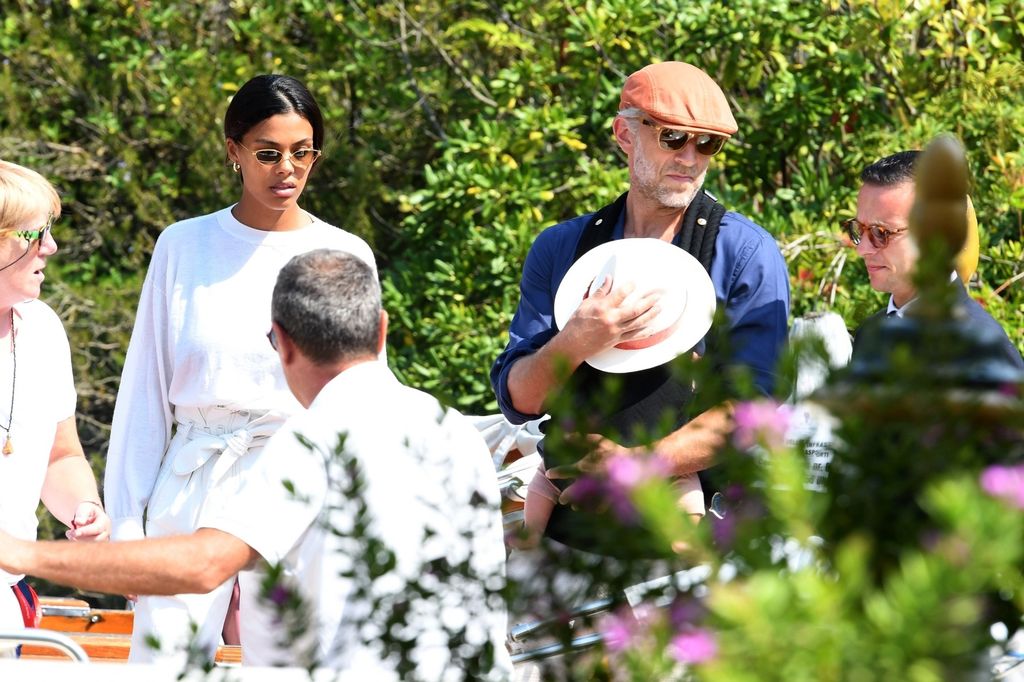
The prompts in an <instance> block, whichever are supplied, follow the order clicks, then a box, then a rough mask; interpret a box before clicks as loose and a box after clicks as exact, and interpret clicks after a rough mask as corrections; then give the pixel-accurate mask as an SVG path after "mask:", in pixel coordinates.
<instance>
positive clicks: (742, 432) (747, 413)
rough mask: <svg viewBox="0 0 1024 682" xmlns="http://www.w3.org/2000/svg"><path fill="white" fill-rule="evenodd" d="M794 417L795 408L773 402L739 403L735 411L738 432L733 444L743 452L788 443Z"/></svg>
mask: <svg viewBox="0 0 1024 682" xmlns="http://www.w3.org/2000/svg"><path fill="white" fill-rule="evenodd" d="M792 416H793V408H792V407H790V406H789V405H779V404H778V403H777V402H775V401H773V400H753V401H750V402H745V403H739V404H738V405H736V408H735V409H734V410H733V420H734V421H735V422H736V430H735V431H734V432H733V436H732V439H733V443H734V444H735V445H736V447H737V448H739V449H741V450H749V449H750V448H752V447H754V446H755V445H762V446H764V447H766V448H768V449H769V450H771V449H776V448H780V447H782V446H783V445H785V443H786V431H787V430H788V429H789V421H790V418H791V417H792Z"/></svg>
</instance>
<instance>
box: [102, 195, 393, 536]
mask: <svg viewBox="0 0 1024 682" xmlns="http://www.w3.org/2000/svg"><path fill="white" fill-rule="evenodd" d="M318 248H331V249H339V250H343V251H348V252H349V253H352V254H354V255H356V256H358V257H360V258H361V259H363V260H364V261H365V262H366V263H367V264H369V265H370V267H372V268H373V269H374V272H375V273H376V265H375V263H374V259H373V252H372V251H371V250H370V247H369V246H368V245H367V244H366V242H364V241H363V240H362V239H360V238H359V237H357V236H355V235H353V234H350V233H348V232H345V231H344V230H340V229H338V228H336V227H333V226H331V225H328V224H327V223H324V222H322V221H320V220H318V219H316V218H313V222H312V223H311V224H310V225H309V226H307V227H304V228H302V229H299V230H293V231H287V232H266V231H263V230H256V229H253V228H251V227H247V226H245V225H243V224H242V223H240V222H238V221H237V220H236V219H235V217H234V216H233V215H232V213H231V207H228V208H225V209H222V210H220V211H217V212H216V213H212V214H210V215H205V216H200V217H198V218H192V219H189V220H183V221H181V222H178V223H175V224H174V225H171V226H170V227H168V228H167V229H166V230H164V232H163V233H162V234H161V235H160V238H159V239H158V240H157V243H156V248H155V249H154V250H153V258H152V261H151V262H150V265H149V271H148V272H147V273H146V281H145V283H144V284H143V287H142V295H141V297H140V299H139V308H138V312H137V314H136V317H135V328H134V329H133V331H132V337H131V342H130V343H129V345H128V355H127V357H126V358H125V363H124V371H123V373H122V375H121V386H120V390H119V391H118V394H117V403H116V405H115V408H114V420H113V425H112V428H111V434H110V449H109V451H108V452H107V465H106V474H105V478H104V497H105V502H106V508H107V513H108V514H109V515H110V518H111V520H112V521H113V536H114V539H117V540H131V539H138V538H141V537H143V526H142V515H143V510H144V509H145V507H146V504H147V503H148V502H149V498H150V495H151V493H152V492H153V486H154V484H155V482H156V477H157V472H158V471H159V469H160V461H161V459H162V458H163V455H164V452H165V451H166V449H167V445H168V443H169V442H170V437H171V429H172V425H173V421H174V414H175V409H176V408H177V407H196V408H203V407H212V406H219V407H227V408H231V409H238V410H277V411H280V412H283V413H284V414H286V415H287V414H292V413H294V412H296V411H298V410H299V409H301V406H300V405H299V403H298V401H297V400H296V399H295V398H294V396H292V394H291V392H290V391H289V390H288V386H287V384H286V383H285V379H284V373H283V372H282V370H281V366H280V361H279V360H278V357H277V353H276V352H274V350H273V349H272V348H271V347H270V344H269V342H268V341H267V336H266V334H267V332H268V331H269V330H270V299H271V294H272V293H273V289H274V283H275V281H276V280H277V273H278V271H280V269H281V268H282V267H283V266H284V265H285V264H286V263H287V262H288V261H289V260H290V259H291V258H292V257H293V256H296V255H298V254H300V253H305V252H307V251H311V250H313V249H318Z"/></svg>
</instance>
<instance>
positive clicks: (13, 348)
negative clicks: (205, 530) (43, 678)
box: [0, 161, 110, 655]
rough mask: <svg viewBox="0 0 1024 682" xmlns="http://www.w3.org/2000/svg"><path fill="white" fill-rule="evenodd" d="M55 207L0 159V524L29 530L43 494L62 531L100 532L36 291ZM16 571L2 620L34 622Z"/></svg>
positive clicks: (89, 535)
mask: <svg viewBox="0 0 1024 682" xmlns="http://www.w3.org/2000/svg"><path fill="white" fill-rule="evenodd" d="M59 215H60V198H59V197H58V196H57V192H56V190H54V188H53V186H52V185H51V184H50V183H49V182H47V181H46V179H45V178H43V177H42V176H41V175H39V174H38V173H36V172H35V171H32V170H29V169H28V168H23V167H22V166H18V165H16V164H13V163H8V162H6V161H0V528H2V529H3V530H5V531H6V532H8V533H10V534H11V535H14V536H15V537H19V538H24V539H35V537H36V525H37V522H36V508H37V507H38V506H39V501H40V499H41V500H42V502H43V504H45V505H46V508H47V509H48V510H49V511H50V513H51V514H53V515H54V516H55V517H57V518H58V519H59V520H60V521H61V522H62V523H64V524H65V525H67V526H68V528H69V530H68V531H67V536H68V538H69V539H71V540H106V539H107V538H108V537H109V535H110V519H108V518H107V515H106V513H105V512H104V511H103V505H102V503H101V502H100V496H99V493H98V491H97V489H96V480H95V478H94V477H93V473H92V469H91V468H90V467H89V463H88V462H87V461H86V459H85V454H84V453H83V451H82V444H81V442H79V439H78V428H77V427H76V425H75V403H76V400H77V397H76V394H75V384H74V379H73V377H72V374H71V349H70V346H69V345H68V337H67V334H66V333H65V332H64V327H63V326H62V325H61V322H60V320H59V319H58V318H57V315H56V314H55V313H54V312H53V310H51V309H50V307H49V306H48V305H46V304H45V303H43V302H42V301H40V300H39V292H40V289H41V287H42V283H43V279H44V274H43V271H44V270H45V268H46V261H47V259H48V258H49V257H50V256H52V255H53V254H54V253H56V251H57V242H55V241H54V239H53V236H52V235H51V234H50V228H51V227H52V226H53V223H54V221H55V220H56V219H57V217H58V216H59ZM23 578H24V576H20V575H11V574H9V573H4V572H3V571H0V581H5V583H6V587H3V586H0V629H9V628H15V627H20V626H22V625H24V626H26V627H33V626H34V625H36V622H35V621H36V620H37V617H36V613H37V606H38V604H37V602H36V600H35V595H34V592H33V591H32V589H31V588H30V587H28V585H27V584H26V583H25V582H24V580H23ZM0 655H3V652H0ZM7 655H10V651H9V650H8V652H7Z"/></svg>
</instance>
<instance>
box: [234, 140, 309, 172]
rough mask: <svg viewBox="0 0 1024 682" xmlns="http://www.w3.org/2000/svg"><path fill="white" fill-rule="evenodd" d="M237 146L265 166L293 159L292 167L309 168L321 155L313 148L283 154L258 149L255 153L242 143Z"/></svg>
mask: <svg viewBox="0 0 1024 682" xmlns="http://www.w3.org/2000/svg"><path fill="white" fill-rule="evenodd" d="M236 144H238V146H239V147H241V148H242V149H244V150H245V151H247V152H249V153H250V154H252V155H253V156H255V157H256V160H257V161H259V162H260V163H261V164H263V165H264V166H276V165H277V164H279V163H281V162H282V161H284V160H285V159H291V162H292V165H294V166H299V167H300V168H307V167H309V166H310V165H312V163H313V162H314V161H316V160H317V159H319V158H320V153H321V152H320V150H319V149H313V148H312V147H302V148H301V149H296V150H295V151H293V152H282V151H280V150H279V149H257V150H255V151H254V150H252V149H249V148H248V147H246V146H245V145H244V144H242V143H241V142H238V143H236Z"/></svg>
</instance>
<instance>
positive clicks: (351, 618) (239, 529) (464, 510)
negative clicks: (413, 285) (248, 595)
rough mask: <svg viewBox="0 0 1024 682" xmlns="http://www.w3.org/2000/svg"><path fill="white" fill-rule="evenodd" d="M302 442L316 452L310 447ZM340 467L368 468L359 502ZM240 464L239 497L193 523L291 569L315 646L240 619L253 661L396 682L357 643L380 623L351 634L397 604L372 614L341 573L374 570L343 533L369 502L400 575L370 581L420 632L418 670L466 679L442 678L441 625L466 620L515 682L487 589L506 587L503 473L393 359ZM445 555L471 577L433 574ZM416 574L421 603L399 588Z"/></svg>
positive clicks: (377, 532)
mask: <svg viewBox="0 0 1024 682" xmlns="http://www.w3.org/2000/svg"><path fill="white" fill-rule="evenodd" d="M296 434H301V435H303V436H304V437H305V438H307V439H309V441H311V442H312V443H313V444H314V445H315V446H316V449H315V450H313V451H311V450H310V449H307V448H306V447H305V446H303V445H302V444H301V443H300V442H299V441H298V439H297V438H296ZM339 434H345V436H344V453H345V454H344V456H343V457H337V456H334V457H333V458H332V456H331V453H332V451H333V450H334V449H335V447H336V445H337V443H338V440H339ZM343 459H345V460H350V461H353V462H355V463H356V464H357V465H358V467H359V468H360V470H361V472H362V479H363V484H364V486H365V487H364V488H363V492H362V493H361V495H354V494H352V491H351V489H350V484H351V481H352V479H351V476H350V474H348V473H347V470H346V469H345V467H344V466H342V460H343ZM245 463H246V465H247V466H248V470H247V471H246V472H245V473H244V474H243V477H244V478H245V481H246V483H245V486H243V488H242V490H241V491H240V493H239V494H238V495H237V496H234V497H231V498H222V497H218V498H217V500H216V504H209V503H208V504H207V507H206V508H205V509H204V511H203V513H202V515H201V518H200V522H199V526H200V527H210V528H217V529H219V530H222V531H225V532H228V533H231V534H232V535H234V536H236V537H238V538H239V539H241V540H243V541H245V542H246V543H247V544H248V545H249V546H250V547H252V548H253V549H255V550H256V551H257V552H259V553H260V554H261V555H262V556H263V558H264V559H266V560H267V561H268V562H270V563H272V564H274V563H283V565H284V567H285V568H286V569H287V570H288V576H287V578H285V580H284V587H285V588H288V589H292V590H294V591H295V592H296V593H298V594H299V595H300V596H301V597H302V598H303V600H304V602H305V604H306V605H307V607H308V608H307V611H306V612H307V613H308V615H309V616H310V617H311V619H312V623H313V627H312V628H311V630H310V632H309V635H312V638H311V637H309V636H307V637H298V638H295V637H293V636H292V635H289V633H288V632H287V628H286V627H285V625H284V624H280V621H278V623H279V625H278V626H277V627H276V628H273V627H272V628H267V629H260V628H255V630H256V631H255V632H252V631H248V630H246V629H245V622H243V632H242V653H243V660H244V662H245V664H246V665H272V664H281V663H286V664H291V665H308V664H310V663H311V662H312V661H315V662H317V664H319V665H321V666H326V667H330V668H336V669H339V670H344V671H346V673H347V674H349V675H357V674H358V675H362V676H363V677H361V678H360V679H373V680H380V679H397V676H396V673H395V668H394V662H393V661H392V662H389V661H388V660H387V659H386V657H385V656H384V655H383V654H382V652H380V651H379V650H377V648H376V645H375V644H374V643H373V642H370V643H367V642H364V641H362V639H363V637H365V636H366V635H367V633H370V632H372V631H373V629H372V627H371V626H366V627H365V628H364V630H363V637H361V636H360V635H359V634H358V633H357V632H355V629H356V626H357V623H358V621H360V619H361V618H364V617H366V616H368V615H371V614H372V616H373V618H372V621H373V622H374V623H377V622H380V619H381V618H384V617H387V616H388V615H390V614H391V613H393V612H394V609H390V608H388V607H387V606H382V607H378V608H377V609H376V610H374V609H373V608H372V605H371V602H372V600H368V599H367V598H366V597H365V596H364V595H361V594H360V592H359V589H358V588H359V586H360V580H359V579H353V578H349V577H345V576H344V575H343V574H345V573H346V572H349V571H355V572H356V573H358V572H360V571H362V570H365V568H366V566H367V548H366V546H365V545H364V544H363V543H361V542H360V541H358V540H356V539H354V538H353V537H351V536H349V535H348V534H349V532H350V531H351V530H352V528H353V526H354V524H356V523H357V519H358V518H360V500H362V501H364V502H365V517H364V518H365V520H366V521H367V522H368V523H369V528H370V529H371V534H372V535H373V536H374V537H377V538H379V539H380V540H381V541H382V542H383V543H384V544H385V545H386V546H387V547H388V548H389V549H390V550H391V551H393V552H394V554H395V561H396V563H395V567H394V569H393V570H390V571H387V572H386V573H385V575H383V576H382V577H379V578H377V579H376V581H375V582H373V590H372V592H373V594H375V595H376V596H377V597H379V598H383V599H385V600H387V599H388V598H389V597H392V598H395V599H396V600H397V601H398V602H399V603H400V604H401V605H403V606H406V607H408V609H409V619H408V621H407V625H408V627H410V628H412V631H413V632H416V633H418V637H417V642H418V646H419V649H418V650H417V656H418V667H417V670H418V673H419V675H420V676H421V677H422V678H423V679H449V678H456V679H462V677H461V675H462V674H463V671H460V670H448V671H446V670H445V667H446V665H447V664H448V663H449V651H448V645H447V642H448V635H447V634H446V632H445V630H444V629H443V626H442V623H445V624H447V625H448V626H450V627H452V628H456V629H457V628H458V627H459V626H460V625H462V624H467V625H468V626H469V628H470V629H469V636H468V639H469V641H470V642H473V643H474V644H476V645H480V646H482V645H483V644H484V643H485V642H487V641H489V642H491V644H493V646H494V647H495V649H494V650H495V652H496V656H497V659H496V660H497V663H496V668H495V670H494V671H493V674H492V676H491V677H486V676H485V677H483V678H482V679H505V678H507V676H508V675H509V674H510V672H511V662H510V659H509V658H508V654H507V653H506V650H505V647H504V640H505V633H506V627H507V617H506V614H505V606H504V602H503V600H502V599H501V598H500V597H498V596H497V595H493V596H492V598H491V599H490V601H489V602H485V599H484V589H483V584H484V582H485V581H487V580H488V579H489V582H487V585H488V587H489V588H491V589H499V588H500V586H501V585H502V584H503V583H504V563H505V549H504V542H503V538H502V526H501V514H500V509H499V508H500V502H499V499H498V486H497V479H496V476H495V473H494V469H493V467H492V465H491V460H490V453H489V452H488V450H487V446H486V445H485V443H484V442H483V439H482V438H481V437H480V435H479V433H478V432H477V430H476V429H474V428H473V426H472V425H471V424H470V423H469V422H468V421H467V420H466V419H465V418H464V417H463V416H462V415H460V414H459V413H458V412H455V411H454V410H448V411H445V410H444V409H443V408H442V407H441V406H440V405H439V404H438V403H437V401H436V400H434V399H433V398H432V397H431V396H429V395H427V394H425V393H422V392H420V391H416V390H414V389H411V388H408V387H406V386H403V385H402V384H401V383H399V382H398V380H397V379H396V378H395V377H394V375H393V374H392V373H391V372H390V371H389V370H388V368H387V365H386V364H385V363H383V362H379V361H374V362H365V363H361V364H358V365H355V366H353V367H351V368H349V369H347V370H345V371H344V372H342V373H341V374H339V375H338V376H337V377H335V378H334V379H333V380H332V381H331V382H330V383H328V384H327V385H326V386H325V387H324V388H323V390H322V391H321V392H320V394H319V395H318V396H317V398H316V400H315V401H314V402H313V404H312V405H310V407H309V410H308V411H306V412H305V413H301V414H297V415H295V416H293V417H292V418H290V419H289V420H288V421H287V422H286V423H285V425H284V426H282V427H281V429H280V431H278V432H277V433H276V434H275V435H274V436H273V437H272V438H271V439H270V441H269V442H268V443H267V445H266V447H265V448H264V449H263V451H262V452H261V453H258V454H257V455H255V456H253V457H250V458H248V459H246V460H245ZM284 481H288V482H289V486H290V487H291V489H292V491H294V493H292V492H289V490H288V489H287V488H286V486H285V484H284ZM330 529H334V530H335V531H337V532H340V535H338V534H335V533H332V532H331V530H330ZM428 536H429V537H428ZM440 558H445V559H447V560H448V561H449V562H454V563H458V562H461V561H464V560H465V561H468V566H470V567H471V570H470V575H471V576H472V577H470V578H467V579H464V580H453V581H450V582H442V581H439V580H437V579H435V578H434V577H432V576H433V575H436V574H433V573H432V572H431V571H430V570H429V567H428V563H429V562H431V561H434V560H437V559H440ZM413 579H420V580H422V581H424V582H425V583H426V584H427V585H429V587H430V590H431V592H432V593H433V595H434V596H433V597H431V598H430V599H423V598H416V597H415V596H413V594H412V592H410V591H408V590H407V589H405V588H406V587H407V584H408V581H409V580H413ZM363 584H365V583H363ZM282 594H284V593H282ZM261 609H262V610H264V611H265V612H266V611H269V612H270V613H269V615H268V614H267V613H264V614H261V615H260V616H258V617H256V618H255V620H256V621H257V622H263V623H273V622H274V617H273V615H274V611H273V608H272V605H271V604H269V603H268V602H263V603H262V604H261ZM243 620H244V621H249V620H250V615H249V614H247V615H246V617H245V619H243ZM282 644H283V645H284V646H287V647H288V648H287V649H283V648H281V645H282ZM353 679H355V678H353Z"/></svg>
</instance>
